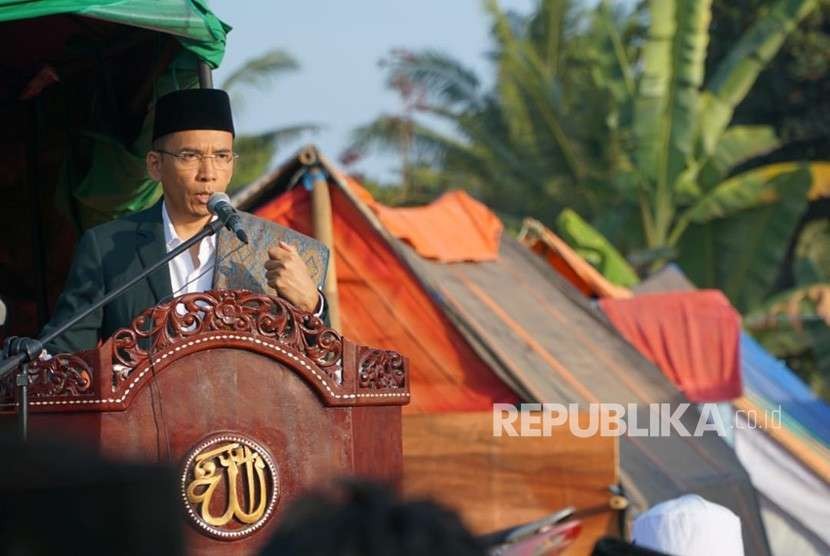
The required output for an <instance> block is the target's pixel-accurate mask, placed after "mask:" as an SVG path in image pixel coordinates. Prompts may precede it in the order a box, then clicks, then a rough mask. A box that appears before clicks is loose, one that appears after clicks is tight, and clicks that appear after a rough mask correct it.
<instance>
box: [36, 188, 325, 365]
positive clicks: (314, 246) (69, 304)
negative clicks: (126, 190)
mask: <svg viewBox="0 0 830 556" xmlns="http://www.w3.org/2000/svg"><path fill="white" fill-rule="evenodd" d="M240 216H241V217H242V225H243V227H244V228H245V231H246V232H247V233H248V237H249V238H250V243H249V244H248V245H247V246H246V245H244V244H242V243H240V242H239V241H238V240H237V239H236V237H235V236H234V235H233V234H232V233H231V232H229V231H227V230H225V229H223V230H221V231H220V232H219V233H218V235H217V238H216V265H215V267H214V272H213V287H214V289H245V290H251V291H254V292H258V293H270V294H273V293H274V290H273V289H271V288H270V287H268V285H267V281H266V279H265V268H264V264H265V261H267V260H268V248H269V247H270V246H271V245H273V244H274V243H276V242H277V241H279V240H284V241H286V242H287V243H291V244H293V245H294V246H296V247H297V249H298V251H299V252H300V255H301V256H302V257H303V260H305V262H306V264H307V265H308V268H309V271H310V272H311V277H312V279H313V280H314V281H315V282H316V283H317V285H318V287H322V286H323V284H324V282H325V278H326V269H327V266H328V257H329V252H328V249H327V248H326V247H325V246H324V245H323V244H322V243H320V242H318V241H316V240H314V239H312V238H310V237H307V236H305V235H303V234H301V233H299V232H296V231H294V230H291V229H289V228H285V227H283V226H280V225H278V224H275V223H273V222H269V221H267V220H263V219H261V218H257V217H256V216H253V215H251V214H247V213H240ZM166 253H167V249H166V246H165V242H164V228H163V224H162V218H161V202H158V203H157V204H156V205H155V206H153V207H152V208H149V209H147V210H144V211H141V212H137V213H135V214H131V215H128V216H125V217H123V218H119V219H117V220H113V221H112V222H108V223H106V224H101V225H100V226H96V227H94V228H91V229H89V230H87V231H86V232H85V233H84V234H83V235H82V236H81V239H80V240H79V242H78V245H77V247H76V248H75V256H74V260H73V261H72V266H71V268H70V270H69V275H68V277H67V279H66V285H65V287H64V290H63V293H62V294H61V296H60V297H59V298H58V304H57V307H56V309H55V314H54V315H53V316H52V319H51V320H50V321H49V323H48V324H47V325H46V327H45V328H44V329H43V331H42V332H41V337H43V336H44V335H46V334H48V333H49V332H50V331H52V330H54V329H56V328H57V327H58V326H59V325H60V324H62V323H64V322H66V321H68V320H69V319H70V318H72V317H73V316H74V315H76V314H78V313H80V312H81V311H82V310H83V309H86V308H87V307H89V306H90V305H92V304H93V303H94V302H95V301H97V300H99V299H101V298H102V297H104V296H105V295H106V294H107V293H109V292H110V291H112V290H114V289H115V288H117V287H118V286H120V285H121V284H124V283H125V282H127V281H128V280H129V279H130V278H132V277H133V276H135V275H136V274H138V273H139V272H141V271H142V270H143V269H144V268H146V267H148V266H150V265H152V264H153V263H154V262H156V261H158V260H159V259H161V258H162V257H163V256H164V255H165V254H166ZM172 296H173V292H172V287H171V285H170V272H169V270H168V267H167V265H163V266H162V267H160V268H159V269H158V270H156V271H155V272H153V273H152V274H151V275H150V276H149V277H148V279H146V280H142V281H140V282H138V283H137V284H135V285H134V286H133V287H132V288H130V289H128V290H127V291H126V292H124V294H123V295H122V296H121V297H119V298H117V299H114V300H113V301H111V302H110V303H108V304H107V305H106V306H105V307H104V308H103V309H101V310H98V311H96V312H94V313H92V314H91V315H89V316H88V317H87V318H85V319H84V320H82V321H81V322H79V323H78V324H76V325H75V326H73V327H72V328H71V329H69V330H68V331H67V332H66V333H64V334H62V335H61V336H59V337H58V338H55V340H53V341H51V342H49V344H48V345H47V346H46V348H47V349H48V350H49V352H50V353H65V352H76V351H82V350H87V349H92V348H94V347H96V345H97V344H98V341H99V340H105V339H107V338H109V337H110V336H111V335H112V334H113V332H115V331H116V330H118V329H119V328H122V327H125V326H128V325H129V324H130V322H132V320H133V319H134V318H135V317H136V316H137V315H138V314H139V313H141V312H142V311H143V310H144V309H147V308H148V307H152V306H154V305H157V304H159V303H161V302H163V301H166V300H168V299H170V298H171V297H172Z"/></svg>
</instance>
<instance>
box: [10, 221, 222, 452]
mask: <svg viewBox="0 0 830 556" xmlns="http://www.w3.org/2000/svg"><path fill="white" fill-rule="evenodd" d="M224 225H225V222H224V221H222V220H221V219H218V218H217V219H216V220H213V221H212V222H209V223H208V224H207V225H206V226H205V227H204V228H202V229H201V230H200V231H199V233H198V234H196V235H195V236H193V237H192V238H190V239H188V240H187V241H185V242H184V243H182V244H181V245H179V246H178V247H176V248H175V249H173V250H172V251H170V252H169V253H167V255H165V256H164V257H162V258H161V259H160V260H159V261H158V262H156V263H154V264H153V265H151V266H149V267H147V268H145V269H144V270H143V271H142V272H140V273H138V274H136V275H135V276H134V277H133V278H132V279H130V280H129V281H128V282H126V283H124V284H123V285H121V286H119V287H118V288H116V289H114V290H113V291H111V292H110V293H108V294H107V295H105V296H104V297H102V298H101V299H99V300H98V301H97V302H95V303H94V304H93V305H91V306H90V307H89V308H87V309H86V310H84V311H82V312H80V313H78V314H77V315H76V316H75V317H73V318H71V319H70V320H68V321H66V322H65V323H64V324H62V325H61V326H59V327H58V328H57V329H56V330H54V331H52V332H50V333H49V334H47V335H46V336H44V337H43V338H40V339H39V340H35V339H31V338H21V339H20V340H19V343H18V344H17V346H16V349H15V351H16V353H14V354H12V355H10V356H9V357H8V358H6V359H5V360H2V361H0V380H3V379H4V378H5V377H6V375H9V374H11V373H12V372H14V370H15V369H18V368H19V369H20V370H19V372H18V374H17V380H16V383H15V385H16V386H17V392H18V395H17V424H18V432H19V434H20V439H21V440H23V441H24V442H25V441H26V438H27V436H28V428H29V389H28V387H29V375H28V370H27V367H28V364H29V363H30V362H32V361H34V360H35V359H37V358H38V357H39V356H40V353H41V352H42V351H43V346H44V345H45V344H48V343H49V342H51V341H52V340H54V339H55V338H57V337H58V336H60V335H61V334H63V333H64V332H66V331H67V330H69V329H70V328H72V327H73V326H75V325H76V324H77V323H79V322H80V321H82V320H83V319H84V318H86V317H87V316H89V315H90V314H91V313H92V312H93V311H97V310H98V309H100V308H101V307H103V306H104V305H106V304H107V303H109V302H110V301H112V300H113V299H115V298H116V297H118V296H119V295H121V294H122V293H124V292H125V291H126V290H128V289H129V288H131V287H132V286H134V285H135V284H137V283H138V282H140V281H141V280H143V279H144V278H146V277H147V276H149V275H150V274H152V273H153V272H155V271H156V270H157V269H159V268H160V267H162V266H163V265H166V264H167V263H168V262H170V261H171V260H173V259H175V258H176V257H178V256H179V255H180V254H182V253H183V252H185V251H187V250H188V249H190V248H191V247H192V246H194V245H196V244H197V243H199V242H200V241H202V239H204V238H206V237H207V236H212V235H214V234H215V233H216V232H218V231H219V230H220V229H221V228H222V227H223V226H224Z"/></svg>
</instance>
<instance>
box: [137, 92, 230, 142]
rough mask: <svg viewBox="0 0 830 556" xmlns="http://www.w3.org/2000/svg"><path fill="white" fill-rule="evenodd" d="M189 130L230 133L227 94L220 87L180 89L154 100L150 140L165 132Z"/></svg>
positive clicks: (165, 133)
mask: <svg viewBox="0 0 830 556" xmlns="http://www.w3.org/2000/svg"><path fill="white" fill-rule="evenodd" d="M191 129H218V130H220V131H230V132H231V133H234V131H233V116H232V115H231V101H230V98H228V93H226V92H225V91H223V90H222V89H184V90H181V91H174V92H172V93H169V94H166V95H164V96H163V97H161V98H160V99H158V100H157V101H156V118H155V121H154V122H153V141H155V140H156V139H158V138H159V137H161V136H163V135H167V134H168V133H174V132H176V131H188V130H191Z"/></svg>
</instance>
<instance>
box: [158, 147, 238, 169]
mask: <svg viewBox="0 0 830 556" xmlns="http://www.w3.org/2000/svg"><path fill="white" fill-rule="evenodd" d="M153 150H154V151H156V152H158V153H162V154H168V155H170V156H172V157H174V158H175V159H176V165H177V166H179V167H180V168H197V167H199V166H200V165H201V164H202V161H203V160H207V159H213V165H214V166H215V167H216V168H220V169H225V168H230V166H231V164H233V161H234V160H236V159H237V158H239V155H238V154H237V153H234V152H221V153H216V154H204V153H200V152H196V151H184V152H180V153H171V152H170V151H163V150H161V149H153Z"/></svg>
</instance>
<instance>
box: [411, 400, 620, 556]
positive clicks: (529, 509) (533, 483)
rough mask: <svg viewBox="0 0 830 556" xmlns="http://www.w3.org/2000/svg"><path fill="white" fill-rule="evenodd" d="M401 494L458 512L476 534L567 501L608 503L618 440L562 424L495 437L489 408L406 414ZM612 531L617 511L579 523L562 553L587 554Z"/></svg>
mask: <svg viewBox="0 0 830 556" xmlns="http://www.w3.org/2000/svg"><path fill="white" fill-rule="evenodd" d="M403 454H404V478H403V492H404V494H405V495H406V496H407V497H409V498H415V497H429V498H432V499H435V500H437V501H439V502H441V503H443V504H445V505H447V506H449V507H451V508H453V509H455V510H456V511H458V512H459V513H460V514H461V516H462V517H463V519H464V520H465V522H466V523H467V525H468V526H469V527H470V528H471V529H472V530H473V531H475V532H476V533H486V532H492V531H496V530H499V529H502V528H505V527H510V526H514V525H518V524H522V523H527V522H529V521H533V520H536V519H539V518H541V517H544V516H546V515H548V514H550V513H552V512H555V511H557V510H560V509H562V508H564V507H567V506H573V507H575V508H576V509H577V510H582V509H586V508H596V507H602V506H607V504H608V501H609V499H610V498H611V494H610V493H609V490H608V487H609V486H610V485H615V484H617V483H618V482H619V477H618V461H619V456H618V454H619V450H618V443H617V439H616V438H613V437H601V436H598V435H597V436H592V437H589V438H578V437H575V436H573V435H572V434H571V432H570V430H569V428H568V426H567V424H566V425H563V426H558V427H554V429H553V433H552V435H551V436H549V437H509V436H506V435H505V436H501V437H496V436H493V417H492V414H491V412H489V411H485V412H476V413H442V414H422V415H405V416H404V418H403ZM615 533H616V515H615V514H614V513H611V512H606V513H601V514H599V515H596V516H594V517H590V518H587V519H585V520H584V521H583V532H582V534H581V535H580V537H579V539H577V542H576V544H575V545H574V546H573V547H572V548H571V549H569V550H568V552H567V554H589V553H590V548H591V547H592V546H593V544H594V542H595V541H596V539H598V538H599V537H601V536H603V535H606V534H615Z"/></svg>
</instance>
